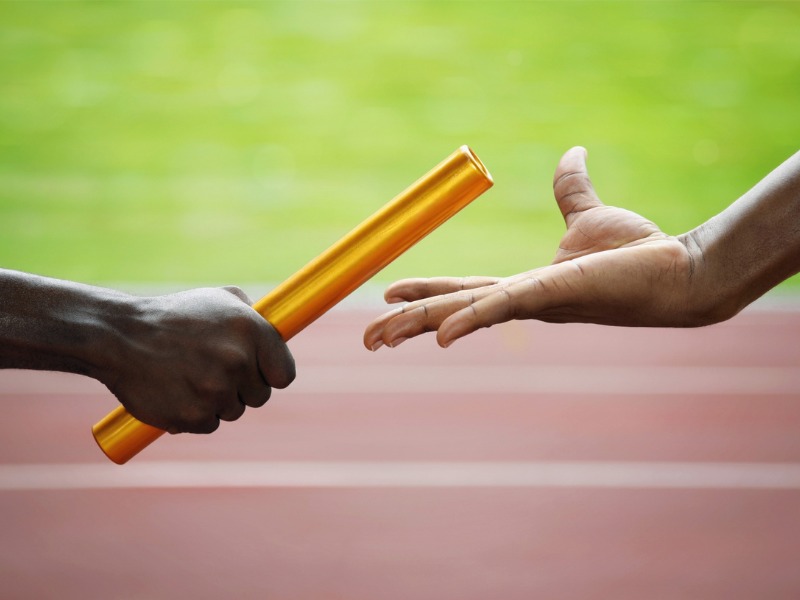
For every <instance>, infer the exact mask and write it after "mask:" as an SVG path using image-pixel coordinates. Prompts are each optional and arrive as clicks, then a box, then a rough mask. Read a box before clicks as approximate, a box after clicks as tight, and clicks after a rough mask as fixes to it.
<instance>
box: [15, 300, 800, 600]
mask: <svg viewBox="0 0 800 600" xmlns="http://www.w3.org/2000/svg"><path fill="white" fill-rule="evenodd" d="M381 311H382V309H381V308H376V307H372V308H370V309H367V310H365V309H356V308H354V307H350V308H349V309H338V310H335V311H333V312H331V313H330V314H328V315H327V316H325V317H323V318H322V319H321V320H320V321H318V322H317V323H315V324H314V325H313V326H312V327H310V328H309V329H308V330H307V331H305V332H303V333H302V334H300V335H299V336H297V337H296V338H295V339H294V340H292V342H291V344H290V346H291V348H292V351H293V352H294V354H295V358H296V359H297V364H298V379H297V381H296V382H295V384H294V385H293V386H292V387H291V388H290V389H289V390H286V391H283V392H276V393H274V395H273V398H272V399H271V400H270V402H269V403H268V404H267V406H265V407H264V408H262V409H260V410H257V411H248V413H247V414H246V415H245V416H244V417H243V418H242V419H241V420H240V421H238V422H236V423H232V424H226V423H224V424H223V426H222V427H221V428H220V430H219V431H218V432H217V433H215V434H214V435H212V436H206V437H204V436H165V437H164V438H162V439H161V440H159V441H158V442H157V443H156V444H154V445H153V446H151V447H150V448H148V449H147V450H146V451H145V452H144V453H142V454H141V455H140V456H139V457H137V458H136V459H134V461H132V462H131V463H129V464H128V465H126V466H123V467H119V466H116V465H113V464H111V463H109V462H108V461H106V460H105V458H104V457H102V455H101V454H100V452H99V450H98V449H97V448H96V447H95V445H94V441H93V440H92V438H91V435H90V433H89V427H90V425H91V424H92V423H93V422H95V421H96V420H97V419H98V418H99V417H100V416H102V415H103V414H105V413H106V412H107V411H108V410H110V409H111V408H112V407H114V406H115V404H116V402H115V400H114V398H113V397H111V396H110V395H109V394H108V393H107V392H106V391H105V389H104V388H103V387H102V386H99V385H98V384H97V383H95V382H94V381H92V380H88V379H85V378H82V377H78V376H67V375H62V374H52V373H30V372H22V371H0V402H1V403H2V404H1V405H2V407H3V411H4V417H5V418H4V419H3V420H2V421H1V422H0V463H2V464H0V519H2V529H0V530H1V531H2V546H0V557H1V558H0V582H2V583H0V598H2V599H3V600H16V599H42V600H46V599H50V598H53V599H58V600H72V599H78V598H111V599H119V600H133V599H148V600H149V599H161V598H164V599H167V598H169V599H175V598H192V599H196V600H202V599H215V600H216V599H220V598H236V599H251V598H252V599H259V600H264V599H273V598H274V599H281V600H295V599H297V600H299V599H314V600H317V599H333V598H341V599H348V600H360V599H365V600H366V599H369V600H388V599H404V600H405V599H415V600H418V599H419V600H424V599H436V600H449V599H453V600H456V599H457V600H470V599H476V600H477V599H489V598H503V599H504V600H514V599H526V600H528V599H532V598H545V599H549V598H554V599H572V598H576V599H577V598H580V599H591V598H603V599H614V600H621V599H627V598H631V599H637V600H641V599H648V600H652V599H672V598H675V599H681V600H685V599H692V598H702V599H717V598H719V599H725V600H735V599H739V598H741V599H744V598H747V599H752V598H770V599H773V600H774V599H782V598H787V599H788V598H793V599H796V598H798V597H800V342H798V340H800V311H797V310H785V309H782V310H772V309H769V307H767V308H766V309H765V308H761V309H752V310H749V311H747V312H745V313H744V314H742V315H740V316H739V317H737V318H735V319H733V320H732V321H729V322H727V323H725V324H721V325H718V326H714V327H709V328H704V329H697V330H634V329H620V328H602V327H595V326H584V325H547V324H543V323H512V324H508V325H506V326H501V327H496V328H493V329H491V330H487V331H482V332H480V333H478V334H476V335H474V336H472V337H470V338H468V339H466V340H462V341H461V342H458V343H456V344H455V345H454V346H452V347H451V348H450V349H448V350H440V349H439V348H438V347H437V346H435V344H434V341H433V339H432V337H430V336H429V337H426V338H423V339H419V340H412V341H409V342H406V343H405V344H404V345H403V346H401V347H399V348H396V349H382V350H380V351H379V352H377V353H374V354H372V353H370V352H368V351H366V350H364V349H363V347H362V346H361V332H362V330H363V327H364V325H365V324H366V323H367V322H368V321H369V320H370V319H371V318H373V317H374V316H376V315H377V314H379V313H380V312H381Z"/></svg>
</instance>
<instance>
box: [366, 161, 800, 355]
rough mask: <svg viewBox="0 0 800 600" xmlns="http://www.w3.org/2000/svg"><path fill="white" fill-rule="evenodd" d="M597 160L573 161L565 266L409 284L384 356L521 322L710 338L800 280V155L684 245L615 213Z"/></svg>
mask: <svg viewBox="0 0 800 600" xmlns="http://www.w3.org/2000/svg"><path fill="white" fill-rule="evenodd" d="M586 156H587V154H586V150H585V149H584V148H581V147H575V148H572V149H570V150H569V151H567V153H566V154H564V156H563V157H562V159H561V161H560V162H559V164H558V167H557V168H556V172H555V176H554V178H553V193H554V196H555V199H556V203H557V204H558V207H559V209H560V210H561V214H562V215H563V217H564V222H565V224H566V233H565V234H564V236H563V238H562V239H561V242H560V243H559V247H558V249H557V251H556V255H555V259H554V260H553V263H552V264H551V265H549V266H546V267H541V268H537V269H533V270H531V271H526V272H524V273H520V274H518V275H514V276H511V277H461V278H459V277H435V278H431V279H404V280H401V281H398V282H396V283H394V284H392V285H391V286H390V287H389V288H388V289H387V290H386V293H385V298H386V301H387V302H389V303H397V302H407V303H408V304H405V305H404V306H402V307H401V308H398V309H396V310H393V311H391V312H388V313H386V314H384V315H383V316H381V317H379V318H378V319H376V320H375V321H373V322H372V323H371V324H370V325H369V326H368V327H367V329H366V331H365V334H364V345H365V346H366V347H367V348H369V349H371V350H373V351H374V350H377V349H378V348H380V347H381V346H384V345H386V346H390V347H394V346H397V345H398V344H401V343H402V342H404V341H405V340H407V339H408V338H412V337H415V336H418V335H420V334H422V333H425V332H429V331H435V332H436V340H437V342H438V343H439V345H440V346H442V347H445V348H446V347H447V346H449V345H450V344H452V343H453V342H454V341H455V340H457V339H459V338H462V337H464V336H467V335H469V334H471V333H472V332H474V331H476V330H478V329H481V328H483V327H491V326H492V325H496V324H498V323H504V322H506V321H510V320H512V319H538V320H540V321H547V322H551V323H569V322H580V323H598V324H602V325H620V326H635V327H699V326H704V325H710V324H713V323H718V322H721V321H724V320H726V319H729V318H730V317H732V316H734V315H735V314H737V313H738V312H739V311H740V310H741V309H742V308H744V307H745V306H747V305H748V304H750V303H751V302H752V301H753V300H755V299H756V298H758V297H759V296H761V295H763V294H764V293H765V292H767V291H768V290H769V289H771V288H772V287H774V286H775V285H777V284H778V283H780V282H781V281H783V280H785V279H787V278H788V277H790V276H792V275H794V274H795V273H797V272H798V271H800V153H797V154H795V155H793V156H792V157H790V158H789V159H788V160H787V161H786V162H784V163H783V164H782V165H780V166H779V167H778V168H776V169H775V170H774V171H773V172H772V173H770V174H769V175H767V177H765V178H764V179H763V180H762V181H761V182H759V183H758V184H757V185H756V186H755V187H753V189H751V190H750V191H749V192H747V193H746V194H745V195H744V196H742V197H741V198H739V199H738V200H737V201H735V202H734V203H733V204H731V205H730V206H729V207H728V208H727V209H725V210H724V211H723V212H721V213H720V214H718V215H716V216H715V217H713V218H712V219H710V220H709V221H707V222H706V223H703V224H702V225H700V226H699V227H697V228H695V229H693V230H692V231H689V232H687V233H684V234H682V235H679V236H670V235H667V234H665V233H664V232H662V231H661V230H660V229H659V228H658V226H657V225H655V224H654V223H652V222H651V221H649V220H647V219H646V218H644V217H642V216H640V215H638V214H636V213H633V212H630V211H627V210H624V209H621V208H616V207H613V206H606V205H604V204H603V203H602V202H601V201H600V199H599V198H598V196H597V194H596V193H595V190H594V187H593V186H592V182H591V180H590V178H589V174H588V172H587V169H586Z"/></svg>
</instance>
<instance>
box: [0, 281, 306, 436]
mask: <svg viewBox="0 0 800 600" xmlns="http://www.w3.org/2000/svg"><path fill="white" fill-rule="evenodd" d="M0 368H17V369H39V370H50V371H65V372H70V373H79V374H82V375H87V376H89V377H93V378H95V379H97V380H98V381H100V382H102V383H103V384H105V385H106V386H107V387H108V389H109V390H111V392H112V393H113V394H114V395H115V396H116V397H117V398H118V399H119V401H120V402H121V403H122V404H123V406H125V408H126V409H127V410H128V412H130V413H131V414H132V415H133V416H134V417H136V418H137V419H139V420H140V421H143V422H145V423H148V424H150V425H153V426H155V427H158V428H160V429H164V430H166V431H169V432H170V433H181V432H191V433H211V432H212V431H214V430H216V429H217V427H219V422H220V420H223V421H234V420H236V419H238V418H239V417H240V416H242V414H243V413H244V411H245V408H246V407H247V406H250V407H259V406H262V405H263V404H264V403H265V402H266V401H267V400H268V399H269V397H270V393H271V390H272V388H273V387H276V388H285V387H286V386H288V385H289V384H290V383H291V382H292V380H293V379H294V377H295V366H294V359H293V358H292V355H291V354H290V352H289V350H288V348H287V347H286V344H285V343H284V342H283V340H282V339H281V337H280V335H279V334H278V333H277V332H276V331H275V329H274V328H273V327H272V326H271V325H270V324H269V323H267V322H266V321H265V320H264V319H263V318H262V317H261V316H260V315H258V313H256V312H255V311H254V310H253V309H252V308H251V307H250V300H249V299H248V298H247V296H246V295H245V294H244V292H242V291H241V290H240V289H238V288H234V287H229V288H205V289H196V290H190V291H186V292H181V293H177V294H170V295H164V296H156V297H137V296H132V295H129V294H124V293H121V292H117V291H113V290H108V289H104V288H98V287H92V286H87V285H82V284H78V283H74V282H68V281H60V280H57V279H50V278H46V277H38V276H36V275H30V274H27V273H20V272H16V271H9V270H3V269H0Z"/></svg>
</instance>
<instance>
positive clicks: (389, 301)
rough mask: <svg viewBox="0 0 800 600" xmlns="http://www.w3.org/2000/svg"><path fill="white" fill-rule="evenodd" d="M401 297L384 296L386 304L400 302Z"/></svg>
mask: <svg viewBox="0 0 800 600" xmlns="http://www.w3.org/2000/svg"><path fill="white" fill-rule="evenodd" d="M402 301H403V299H402V298H398V297H397V296H391V297H390V298H386V304H397V303H398V302H402Z"/></svg>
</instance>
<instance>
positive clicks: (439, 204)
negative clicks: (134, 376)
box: [92, 146, 493, 464]
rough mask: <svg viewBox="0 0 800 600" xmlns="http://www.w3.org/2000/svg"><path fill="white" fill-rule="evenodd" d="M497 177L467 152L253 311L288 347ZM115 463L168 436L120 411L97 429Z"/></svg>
mask: <svg viewBox="0 0 800 600" xmlns="http://www.w3.org/2000/svg"><path fill="white" fill-rule="evenodd" d="M492 183H493V182H492V176H491V175H490V174H489V172H488V171H487V170H486V167H484V166H483V164H482V163H481V161H480V159H479V158H478V157H477V156H476V155H475V153H474V152H472V150H471V149H470V148H468V147H467V146H461V147H460V148H459V149H458V150H456V151H455V152H453V153H452V154H451V155H450V156H448V157H447V158H446V159H445V160H444V161H442V162H441V163H440V164H439V165H437V166H436V167H435V168H434V169H433V170H432V171H430V172H429V173H428V174H427V175H425V176H424V177H422V178H421V179H419V180H417V181H416V182H415V183H413V184H412V185H411V186H410V187H409V188H408V189H406V190H405V191H403V192H402V193H401V194H400V195H398V196H397V197H395V198H394V199H393V200H392V201H391V202H389V203H388V204H387V205H386V206H384V207H383V208H382V209H380V210H379V211H378V212H376V213H375V214H374V215H372V216H371V217H369V218H368V219H367V220H366V221H364V222H363V223H361V224H360V225H359V226H358V227H356V228H355V229H353V230H352V231H351V232H350V233H348V234H347V235H346V236H344V237H343V238H342V239H340V240H339V241H338V242H336V243H335V244H334V245H333V246H331V247H330V248H328V249H327V250H326V251H325V252H323V253H322V254H320V255H319V256H318V257H317V258H315V259H314V260H312V261H311V262H310V263H308V264H307V265H306V266H305V267H303V268H302V269H300V270H299V271H298V272H297V273H295V274H294V275H292V276H291V277H290V278H289V279H287V280H286V281H284V282H283V283H282V284H280V285H279V286H278V287H276V288H275V289H273V290H272V291H271V292H270V293H269V294H267V295H266V296H264V297H263V298H261V300H259V301H258V302H256V303H255V304H254V305H253V309H255V310H256V311H257V312H258V313H259V314H260V315H261V316H262V317H264V318H265V319H266V320H267V321H269V322H270V323H271V324H272V326H273V327H274V328H275V329H276V330H277V331H278V333H279V334H280V336H281V338H282V339H283V340H284V341H288V340H289V339H290V338H291V337H293V336H294V335H295V334H296V333H298V332H300V331H302V330H303V329H304V328H305V327H306V325H309V324H310V323H312V322H313V321H315V320H316V319H317V318H319V317H320V316H322V315H323V314H324V313H325V312H326V311H327V310H328V309H330V308H331V307H333V306H334V305H335V304H337V303H338V302H339V301H340V300H342V299H343V298H345V297H346V296H347V295H348V294H350V292H352V291H353V290H355V289H356V288H357V287H359V286H360V285H361V284H362V283H364V282H365V281H367V280H368V279H369V278H370V277H372V276H373V275H375V273H377V272H378V271H380V270H381V269H382V268H383V267H385V266H386V265H388V264H389V263H390V262H392V261H393V260H394V259H395V258H397V257H398V256H400V254H402V253H403V252H405V251H406V250H408V249H409V248H410V247H411V246H413V245H414V244H415V243H417V242H418V241H419V240H421V239H422V238H423V237H425V236H426V235H427V234H429V233H430V232H431V231H433V230H434V229H436V228H437V227H438V226H439V225H441V224H442V223H444V222H445V221H446V220H447V219H449V218H450V217H452V216H453V215H454V214H456V213H457V212H458V211H459V210H461V209H462V208H464V207H465V206H466V205H467V204H469V203H470V202H472V201H473V200H474V199H475V198H477V197H478V196H480V195H481V194H482V193H483V192H485V191H486V190H488V189H489V188H490V187H492ZM92 433H93V434H94V438H95V440H97V443H98V444H99V446H100V448H101V449H102V450H103V452H105V454H106V456H108V458H109V459H111V460H112V461H114V462H115V463H117V464H124V463H126V462H128V460H130V459H131V458H132V457H134V456H136V455H137V454H138V453H139V452H141V451H142V450H143V449H144V448H146V447H147V446H148V445H149V444H151V443H152V442H154V441H155V440H156V439H158V438H159V437H160V436H161V435H162V434H163V433H164V431H163V430H161V429H158V428H157V427H153V426H151V425H148V424H146V423H142V422H141V421H139V420H137V419H136V418H135V417H133V416H132V415H131V414H129V413H128V412H127V411H126V410H125V408H124V407H122V406H119V407H117V408H116V409H114V410H113V411H111V412H110V413H109V414H108V415H106V416H105V418H103V419H102V420H101V421H99V422H98V423H97V424H96V425H95V426H94V427H92Z"/></svg>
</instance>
